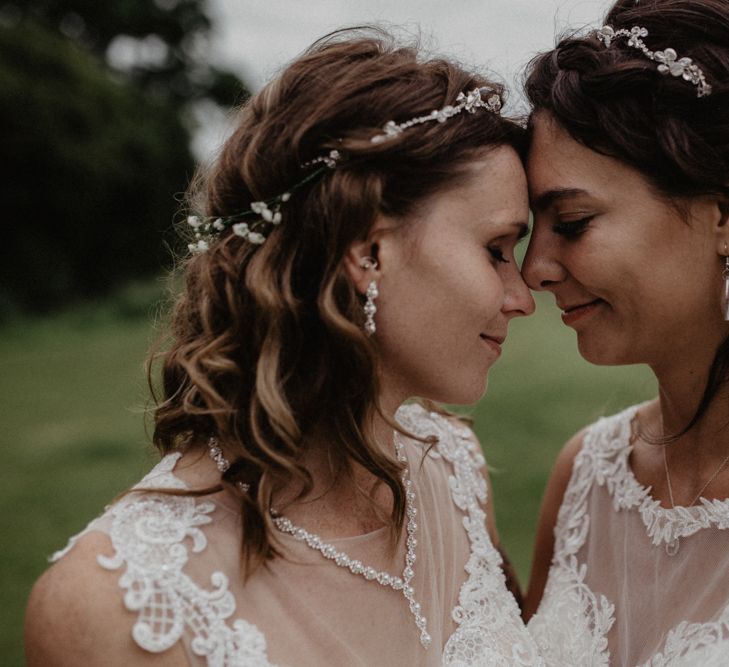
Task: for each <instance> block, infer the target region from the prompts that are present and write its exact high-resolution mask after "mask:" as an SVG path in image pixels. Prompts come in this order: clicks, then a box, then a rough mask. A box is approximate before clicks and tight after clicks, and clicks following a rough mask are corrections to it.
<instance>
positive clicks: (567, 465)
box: [524, 429, 587, 620]
mask: <svg viewBox="0 0 729 667" xmlns="http://www.w3.org/2000/svg"><path fill="white" fill-rule="evenodd" d="M586 432H587V429H582V430H581V431H579V432H578V433H576V434H575V435H574V436H572V437H571V438H570V439H569V440H568V441H567V442H566V443H565V445H564V447H562V450H561V451H560V453H559V456H557V460H556V461H555V463H554V466H553V468H552V472H551V474H550V476H549V481H548V482H547V488H546V490H545V492H544V498H543V499H542V508H541V510H540V512H539V522H538V524H537V536H536V540H535V543H534V559H533V564H532V574H531V577H530V581H529V590H528V592H527V595H526V600H525V602H524V616H525V619H527V620H528V619H529V617H531V616H532V615H533V614H534V612H535V611H536V610H537V607H538V606H539V602H540V601H541V599H542V595H543V593H544V587H545V586H546V584H547V577H548V575H549V568H550V565H551V563H552V556H553V554H554V527H555V525H556V523H557V516H558V515H559V508H560V507H561V506H562V500H563V499H564V494H565V492H566V490H567V485H568V484H569V481H570V477H571V476H572V468H573V466H574V462H575V457H576V456H577V454H578V453H579V451H580V450H581V449H582V445H583V442H584V439H585V433H586Z"/></svg>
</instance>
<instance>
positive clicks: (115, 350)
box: [0, 0, 655, 667]
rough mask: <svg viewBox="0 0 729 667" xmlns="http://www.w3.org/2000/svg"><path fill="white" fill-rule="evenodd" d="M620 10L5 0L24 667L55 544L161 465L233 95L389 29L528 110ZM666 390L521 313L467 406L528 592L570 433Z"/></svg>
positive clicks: (552, 321)
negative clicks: (482, 394)
mask: <svg viewBox="0 0 729 667" xmlns="http://www.w3.org/2000/svg"><path fill="white" fill-rule="evenodd" d="M607 4H608V3H606V2H604V1H603V0H589V1H588V0H585V1H583V2H579V1H578V0H492V1H485V0H478V1H477V0H459V1H456V2H452V3H449V4H446V3H443V2H426V1H422V0H421V1H420V2H416V1H415V0H409V1H407V2H390V3H385V2H380V1H379V0H377V1H372V2H367V3H365V2H353V1H352V2H345V1H339V2H323V1H322V0H310V1H309V2H305V3H304V2H296V1H295V0H269V2H266V3H265V4H264V3H256V2H245V1H242V0H215V1H213V0H211V1H210V2H205V0H154V2H153V1H151V0H115V2H113V3H95V2H91V1H89V0H24V1H22V2H20V1H17V2H3V1H2V0H0V127H2V132H3V135H2V141H1V142H0V157H1V158H2V160H3V164H4V165H5V166H6V177H5V178H4V179H2V180H0V188H2V201H3V205H4V208H5V218H6V219H5V223H4V224H3V238H2V243H0V405H1V406H2V412H1V413H0V414H2V429H1V430H0V447H1V448H2V450H1V451H2V452H3V454H4V464H3V465H2V466H1V467H0V482H1V483H0V540H1V542H0V543H1V544H2V548H1V549H0V591H2V594H1V595H2V598H0V655H1V656H2V659H1V660H0V661H1V662H2V664H3V665H8V666H11V667H12V666H16V665H21V664H23V658H22V639H21V633H22V616H23V610H24V606H25V601H26V599H27V595H28V592H29V590H30V587H31V585H32V582H33V581H34V580H35V579H36V578H37V576H38V575H39V574H40V573H41V572H42V571H43V570H44V569H45V567H46V566H47V561H46V559H47V556H48V555H49V554H51V553H52V552H53V551H54V550H56V549H58V548H60V547H62V546H63V545H64V544H65V541H66V539H67V538H68V536H70V535H72V534H73V533H75V532H77V531H79V530H80V529H82V528H83V527H84V526H85V525H86V523H87V522H88V521H89V520H90V519H91V518H93V517H94V516H95V515H96V514H98V513H99V512H100V511H101V510H102V509H103V507H104V505H105V504H106V503H107V502H108V501H109V500H110V499H111V498H113V497H114V496H115V495H116V494H117V493H118V492H120V491H122V490H123V489H125V488H127V487H128V486H129V485H130V484H132V483H134V482H135V481H136V480H138V479H139V477H140V476H141V475H142V474H143V473H144V472H145V471H146V470H147V469H148V468H149V467H150V466H151V465H152V464H153V463H154V461H155V454H154V452H153V451H152V449H151V447H150V445H149V439H148V436H147V434H146V433H145V418H144V411H145V408H147V407H148V403H147V400H148V399H147V389H146V381H145V376H144V370H143V364H144V359H145V355H146V352H147V349H148V347H149V346H150V344H151V343H152V342H153V341H154V340H155V338H156V337H157V336H158V335H159V334H160V333H163V332H164V322H165V320H164V311H165V306H166V304H167V302H168V298H169V297H168V281H167V279H166V275H167V273H168V269H169V264H170V262H169V257H170V252H169V251H170V248H174V247H176V245H177V244H178V243H179V242H178V240H177V239H176V237H175V234H174V233H172V231H171V229H170V227H171V223H172V221H173V219H174V217H175V212H176V208H177V206H178V202H179V193H181V192H183V191H184V188H185V186H186V184H187V181H188V179H189V177H190V175H191V174H192V171H193V169H194V165H195V163H196V161H199V160H206V159H209V158H210V157H211V156H212V155H213V154H214V152H215V150H216V148H217V147H218V146H219V144H220V142H221V141H222V139H223V138H224V136H225V131H226V127H227V125H226V118H227V116H228V114H229V110H230V108H231V106H232V105H234V104H236V103H240V102H242V101H244V100H245V98H246V96H247V95H248V94H249V91H255V90H258V89H259V88H260V87H261V85H262V84H263V83H264V81H265V80H266V78H267V77H269V76H271V75H272V74H273V73H275V71H276V70H277V69H278V68H279V67H281V66H282V65H283V64H284V63H285V62H286V61H287V60H289V59H290V58H292V57H294V56H295V55H296V54H297V53H298V52H299V51H301V50H302V49H303V48H305V46H306V45H307V44H308V43H310V42H311V41H313V40H314V39H315V38H317V37H319V36H321V35H323V34H325V33H326V32H328V31H330V30H332V29H334V28H337V27H340V26H342V25H353V24H361V23H368V22H373V21H378V22H383V21H385V22H387V23H389V24H391V25H395V26H401V27H400V28H398V30H399V31H400V32H404V33H405V34H410V35H412V34H416V33H418V32H419V33H420V34H422V36H423V38H424V39H425V41H426V42H427V43H428V44H429V45H430V46H431V47H432V48H434V49H436V50H439V51H441V52H444V53H449V54H454V55H455V56H457V57H459V58H461V59H463V60H465V61H466V62H471V63H479V64H487V65H489V66H490V67H492V68H493V69H495V70H496V71H498V72H500V73H501V74H502V75H503V78H504V79H505V80H506V81H507V83H509V84H510V85H511V86H512V87H513V88H514V89H515V92H514V94H513V95H512V98H511V102H510V105H509V110H510V111H511V112H513V113H518V112H520V111H522V112H523V111H525V107H524V104H523V101H522V100H521V98H520V96H519V94H518V88H517V82H516V79H517V78H518V72H519V71H520V68H521V67H522V66H523V65H524V64H525V63H526V62H527V61H528V60H529V58H530V57H531V56H532V55H534V54H535V53H536V52H538V51H539V50H541V49H545V48H549V47H550V46H551V45H552V43H553V36H554V33H555V31H557V32H558V31H561V30H563V29H564V28H565V27H566V26H568V25H572V26H576V27H581V26H583V25H584V24H586V23H588V22H592V23H596V22H597V21H598V19H599V17H600V15H601V13H602V12H603V11H604V9H605V8H606V6H607ZM402 26H404V27H402ZM8 171H9V173H10V177H9V178H8V176H7V173H8ZM654 391H655V387H654V383H653V381H652V380H651V379H650V375H649V373H647V371H646V370H645V369H642V368H635V367H633V368H614V369H608V368H597V367H592V366H590V365H588V364H587V363H585V362H584V361H582V360H581V358H580V357H579V355H578V354H577V352H576V348H575V341H574V334H573V332H572V331H571V330H569V329H567V328H566V327H564V326H563V325H562V323H561V321H560V319H559V313H558V311H557V310H556V309H555V308H554V306H553V303H552V299H551V298H550V297H545V296H543V295H539V297H538V309H537V313H536V315H535V316H534V317H532V318H529V319H528V320H518V321H515V322H513V324H512V328H511V332H510V340H509V342H508V343H507V345H506V347H505V353H504V356H503V358H502V360H501V361H500V362H499V364H498V365H497V366H496V367H495V368H494V369H493V371H492V373H491V376H490V383H489V392H488V395H487V397H486V398H485V399H484V400H483V401H482V402H481V403H480V404H479V405H477V406H475V407H474V408H473V409H472V410H471V412H472V414H473V416H474V417H475V420H476V430H477V433H478V435H479V437H480V438H481V441H482V443H483V445H484V450H485V452H486V455H487V459H488V461H489V463H490V466H491V469H492V477H493V483H494V488H495V497H496V508H497V515H498V522H499V528H500V531H501V534H502V537H503V540H504V543H505V545H506V548H507V550H508V552H509V554H510V555H511V557H512V559H513V561H514V562H515V564H516V566H517V570H518V572H519V574H520V576H521V578H522V582H523V583H526V580H527V576H528V571H529V565H530V561H531V548H532V541H533V534H534V526H535V522H536V517H537V512H538V507H539V502H540V498H541V494H542V491H543V487H544V483H545V480H546V477H547V475H548V472H549V469H550V467H551V463H552V461H553V460H554V457H555V455H556V453H557V451H558V450H559V448H560V446H561V445H562V443H563V442H564V441H565V440H566V439H567V438H568V437H569V436H570V435H571V434H572V433H574V432H575V431H576V430H578V429H579V428H581V427H582V426H583V425H585V424H586V423H588V422H590V421H592V420H594V419H595V418H597V417H599V416H600V415H604V414H608V413H611V412H614V411H616V410H618V409H620V408H622V407H624V406H626V405H628V404H630V403H633V402H635V401H637V400H641V399H644V398H647V397H649V396H650V395H651V394H652V393H653V392H654ZM120 599H121V598H120Z"/></svg>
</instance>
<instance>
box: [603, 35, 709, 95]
mask: <svg viewBox="0 0 729 667" xmlns="http://www.w3.org/2000/svg"><path fill="white" fill-rule="evenodd" d="M595 33H596V36H597V38H598V39H599V40H600V41H601V42H602V43H603V44H605V47H606V48H610V45H611V44H612V43H613V41H614V40H616V39H618V38H619V37H627V38H628V46H629V47H631V48H633V49H637V50H638V51H641V52H642V53H643V55H644V56H645V57H646V58H648V59H649V60H652V61H653V62H656V63H658V71H659V72H660V73H661V74H670V75H671V76H675V77H679V76H680V77H681V78H683V79H684V81H688V82H689V83H691V84H693V85H694V86H696V97H706V96H707V95H711V85H710V84H708V83H707V82H706V77H705V76H704V72H703V71H702V69H701V68H700V67H699V66H698V65H697V64H696V63H694V61H693V60H691V58H679V57H678V54H677V53H676V51H675V50H674V49H672V48H670V47H669V48H667V49H664V50H663V51H651V50H650V49H649V48H648V47H647V46H646V44H645V42H644V41H643V37H647V36H648V30H647V29H646V28H641V27H640V26H634V27H632V28H631V29H630V30H627V29H625V28H620V29H619V30H615V29H614V28H612V27H611V26H609V25H604V26H602V28H600V29H598V30H596V31H595Z"/></svg>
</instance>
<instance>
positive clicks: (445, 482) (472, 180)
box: [26, 31, 541, 667]
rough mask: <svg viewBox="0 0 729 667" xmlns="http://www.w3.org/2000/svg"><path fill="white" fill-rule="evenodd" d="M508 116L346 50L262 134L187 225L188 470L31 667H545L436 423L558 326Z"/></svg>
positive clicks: (465, 444)
mask: <svg viewBox="0 0 729 667" xmlns="http://www.w3.org/2000/svg"><path fill="white" fill-rule="evenodd" d="M501 96H502V91H501V88H500V87H499V86H498V85H494V84H492V83H490V82H489V81H486V80H484V79H483V78H482V77H480V76H479V75H476V74H474V73H472V72H468V71H465V70H464V69H462V68H461V67H459V66H457V65H455V64H454V63H452V62H449V61H447V60H444V59H426V58H424V57H423V54H421V53H419V52H418V50H417V49H415V48H410V47H405V46H399V45H397V44H395V43H394V42H393V40H392V39H391V38H390V37H388V36H387V35H386V34H384V33H381V32H378V31H359V32H352V31H343V32H340V33H337V34H334V35H333V36H330V37H328V38H325V39H324V40H321V41H319V42H318V43H316V44H315V45H314V46H312V47H311V48H310V49H309V50H308V51H307V52H306V53H304V55H303V56H301V57H300V58H299V59H298V60H296V61H295V62H293V63H292V64H291V65H290V66H289V67H287V68H286V69H285V70H284V71H283V72H282V73H281V75H280V76H279V77H278V78H276V79H275V80H273V81H272V82H271V83H269V85H268V86H266V87H265V88H264V90H262V91H261V92H260V93H259V94H257V95H255V96H254V97H253V98H252V99H251V100H250V101H249V102H248V103H247V104H246V105H245V106H244V107H243V108H242V109H241V110H240V113H239V116H238V120H237V127H236V129H235V131H234V132H233V134H232V136H231V137H230V138H229V139H228V141H227V142H226V144H225V146H224V147H223V149H222V152H221V153H220V155H219V157H218V159H217V160H216V162H215V163H214V164H213V165H212V167H210V168H209V169H208V170H207V171H206V172H205V173H204V174H203V175H202V177H201V178H200V179H199V180H198V181H197V184H196V189H195V190H194V194H195V197H194V198H193V200H192V206H193V207H194V210H193V211H192V212H191V215H190V217H189V218H188V220H187V223H188V224H187V227H188V228H189V230H190V233H191V238H190V245H189V249H190V252H191V256H190V257H189V259H188V260H186V261H185V262H184V264H183V273H184V288H183V289H182V291H181V293H180V294H179V296H178V298H177V302H176V305H175V308H174V313H173V317H172V322H171V338H172V340H171V343H170V345H169V348H168V350H167V351H166V352H165V353H164V354H162V355H161V362H162V365H161V371H162V372H161V375H162V391H163V397H162V400H161V402H160V403H159V404H158V407H157V409H156V412H155V431H154V443H155V444H156V446H157V447H158V448H159V450H160V452H161V454H162V455H163V457H162V459H161V461H160V463H159V464H158V465H157V466H156V467H155V468H154V469H153V470H152V471H151V472H150V473H149V474H148V475H147V476H146V477H145V478H144V480H142V482H141V483H140V484H139V485H138V486H136V487H135V488H134V489H132V490H131V491H129V492H128V493H126V494H125V495H124V496H123V497H122V498H121V499H118V500H117V501H116V502H114V503H113V504H112V505H111V506H110V507H109V508H108V509H107V510H106V511H105V512H104V514H102V515H101V516H100V517H99V518H98V519H96V520H95V521H93V522H92V523H91V524H90V525H89V526H88V528H87V529H86V530H84V531H83V533H81V534H80V535H78V536H76V537H75V538H73V539H72V541H71V543H70V544H69V546H68V547H67V549H65V550H64V551H62V552H60V553H58V554H57V555H56V558H55V560H56V563H55V564H54V565H53V566H52V567H51V568H50V569H49V570H48V571H47V572H46V574H44V575H43V577H42V578H41V579H40V580H39V582H38V583H37V584H36V586H35V588H34V590H33V592H32V595H31V599H30V603H29V607H28V614H27V627H26V636H27V656H28V664H29V665H30V666H31V667H36V666H40V665H43V666H44V667H45V666H46V665H54V666H62V665H74V666H77V665H79V664H83V665H86V666H87V667H92V666H94V665H100V666H101V665H103V666H104V667H113V666H115V665H125V666H128V665H130V664H134V665H157V666H162V665H177V666H178V665H182V664H189V665H208V666H218V667H222V666H244V665H245V666H264V665H274V664H278V665H297V666H299V665H317V666H321V665H441V664H446V665H488V666H492V665H503V666H507V665H508V666H509V667H513V666H515V665H523V666H525V667H526V666H528V667H533V666H534V665H539V664H541V662H540V659H539V657H538V655H537V653H536V648H535V644H534V642H533V641H532V640H531V638H530V636H529V635H528V634H527V633H526V631H525V628H524V626H523V625H522V622H521V619H520V613H519V608H518V605H517V602H516V601H515V599H514V597H513V595H512V594H511V592H509V590H508V588H507V583H508V582H507V580H506V577H505V575H504V569H505V563H504V560H503V557H502V555H501V553H500V551H499V539H498V535H497V533H496V528H495V525H494V520H493V501H492V498H491V489H490V486H489V482H488V478H487V476H486V470H485V463H484V459H483V457H482V454H481V450H480V447H479V444H478V442H477V441H476V439H475V437H474V435H473V433H472V431H471V430H470V429H469V428H468V427H467V426H466V425H465V424H464V423H463V422H462V421H461V420H459V419H458V418H456V417H454V416H452V415H450V414H448V413H447V412H446V411H445V410H443V409H441V408H439V407H438V406H437V405H436V404H435V403H434V402H433V401H438V402H444V403H460V404H468V403H473V402H474V401H476V400H477V399H479V398H480V397H481V395H482V393H483V392H484V390H485V386H486V378H487V374H488V370H489V368H490V367H491V365H492V364H493V363H494V362H495V361H496V360H497V359H498V357H499V354H500V351H501V346H502V344H503V342H504V339H505V337H506V334H507V327H508V324H509V321H510V320H511V319H512V318H513V317H517V316H521V315H527V314H529V313H531V312H532V310H533V307H534V305H533V301H532V298H531V296H530V294H529V291H528V289H527V288H526V286H525V284H524V283H523V281H522V278H521V275H520V273H519V270H518V267H517V265H516V262H515V259H514V248H515V245H516V244H517V242H518V241H519V239H520V238H521V237H522V236H524V234H525V233H526V230H527V218H528V206H527V195H526V181H525V175H524V172H523V169H522V166H521V161H520V155H521V152H522V150H523V147H524V140H525V138H524V131H523V130H522V129H521V128H520V127H519V126H518V125H517V124H515V123H513V122H511V121H510V120H508V119H506V118H503V117H502V116H501V115H500V113H499V109H500V106H501ZM414 397H419V398H420V399H421V400H420V401H418V402H413V403H407V404H406V401H407V400H408V399H411V398H414Z"/></svg>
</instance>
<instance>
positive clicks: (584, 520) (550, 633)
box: [528, 422, 615, 667]
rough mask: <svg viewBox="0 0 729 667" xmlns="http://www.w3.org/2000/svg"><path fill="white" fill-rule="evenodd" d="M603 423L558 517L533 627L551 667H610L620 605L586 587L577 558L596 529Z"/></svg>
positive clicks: (588, 438)
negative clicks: (593, 507)
mask: <svg viewBox="0 0 729 667" xmlns="http://www.w3.org/2000/svg"><path fill="white" fill-rule="evenodd" d="M601 424H602V422H598V424H597V425H596V426H595V427H594V428H593V429H590V431H588V432H587V434H586V435H585V440H584V444H583V446H582V449H581V450H580V451H579V452H578V453H577V456H576V457H575V461H574V465H573V468H572V476H571V478H570V481H569V484H568V485H567V490H566V491H565V495H564V498H563V500H562V505H561V506H560V508H559V513H558V514H557V525H556V527H555V545H554V557H553V560H552V567H551V569H550V571H549V577H548V579H547V585H546V587H545V590H544V596H543V599H542V604H541V605H540V607H539V610H538V612H537V614H535V615H534V616H533V617H532V619H531V620H530V622H529V626H528V628H529V631H530V632H531V633H532V636H533V637H534V638H535V640H536V642H537V644H538V646H539V648H540V651H541V653H542V655H543V656H544V659H545V660H546V661H547V664H548V665H550V666H554V667H557V665H559V666H560V667H566V666H567V665H570V666H574V667H577V666H578V665H594V666H595V667H607V665H609V663H610V651H609V650H608V644H607V634H608V632H609V631H610V628H611V627H612V625H613V623H614V622H615V606H614V605H613V604H612V603H611V602H610V601H609V600H608V599H607V598H606V597H605V596H604V595H601V596H600V597H597V596H596V595H595V594H594V593H593V592H592V591H591V590H590V588H589V586H587V584H585V576H586V575H587V567H586V566H585V565H581V564H580V563H579V561H578V559H577V552H578V551H579V550H580V549H581V548H582V546H583V545H584V543H585V540H586V539H587V534H588V532H589V530H590V516H589V514H588V498H589V495H590V489H591V487H592V483H593V481H594V480H595V476H596V475H595V471H596V468H597V466H596V464H595V461H596V456H597V455H598V454H599V450H597V451H596V449H595V448H594V447H592V446H591V443H592V441H593V439H594V437H595V434H596V433H597V432H599V430H600V428H599V427H598V425H601ZM557 619H560V620H562V619H566V622H555V621H556V620H557Z"/></svg>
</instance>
